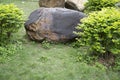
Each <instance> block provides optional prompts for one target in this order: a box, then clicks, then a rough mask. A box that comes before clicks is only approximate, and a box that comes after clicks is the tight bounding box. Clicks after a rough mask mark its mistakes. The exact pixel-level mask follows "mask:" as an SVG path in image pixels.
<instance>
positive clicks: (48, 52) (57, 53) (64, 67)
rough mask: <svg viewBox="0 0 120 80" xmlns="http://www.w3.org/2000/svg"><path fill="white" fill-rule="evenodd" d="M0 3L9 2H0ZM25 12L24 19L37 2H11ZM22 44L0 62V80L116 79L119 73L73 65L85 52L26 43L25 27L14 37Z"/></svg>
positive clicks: (76, 63)
mask: <svg viewBox="0 0 120 80" xmlns="http://www.w3.org/2000/svg"><path fill="white" fill-rule="evenodd" d="M0 2H1V3H9V1H5V0H0ZM11 2H12V3H14V4H16V5H17V6H18V7H19V8H21V9H22V10H23V11H24V19H25V20H27V17H28V16H29V14H30V13H31V12H32V11H33V10H35V9H37V8H39V6H38V2H36V1H34V2H32V1H25V2H24V3H23V2H22V1H20V0H19V1H17V0H11ZM14 39H15V40H18V41H20V42H22V43H21V46H22V50H19V51H18V53H16V54H14V55H13V56H11V57H10V59H9V60H7V61H6V62H5V63H0V80H119V79H120V76H119V75H120V74H119V73H117V72H113V71H110V70H109V71H108V70H107V71H106V70H104V69H103V70H102V69H101V68H98V67H95V66H90V65H87V64H86V63H83V62H76V55H77V53H78V51H79V53H81V54H82V53H85V52H86V49H84V48H80V49H76V48H73V47H71V46H70V45H69V44H61V43H58V44H50V45H49V46H50V48H49V49H45V48H43V47H42V45H41V44H40V43H35V42H34V41H29V40H28V39H27V38H26V36H25V30H24V27H22V28H21V29H20V30H19V32H18V33H16V34H14Z"/></svg>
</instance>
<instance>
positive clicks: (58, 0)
mask: <svg viewBox="0 0 120 80" xmlns="http://www.w3.org/2000/svg"><path fill="white" fill-rule="evenodd" d="M64 3H65V0H39V6H40V7H46V8H50V7H64Z"/></svg>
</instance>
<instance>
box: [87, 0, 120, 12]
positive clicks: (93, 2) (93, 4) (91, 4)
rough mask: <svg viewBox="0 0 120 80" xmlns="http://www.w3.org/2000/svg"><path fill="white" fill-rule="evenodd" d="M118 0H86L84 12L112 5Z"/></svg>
mask: <svg viewBox="0 0 120 80" xmlns="http://www.w3.org/2000/svg"><path fill="white" fill-rule="evenodd" d="M119 1H120V0H88V2H87V3H86V4H85V6H86V9H85V12H91V11H99V10H101V9H102V8H105V7H114V6H115V3H117V2H119Z"/></svg>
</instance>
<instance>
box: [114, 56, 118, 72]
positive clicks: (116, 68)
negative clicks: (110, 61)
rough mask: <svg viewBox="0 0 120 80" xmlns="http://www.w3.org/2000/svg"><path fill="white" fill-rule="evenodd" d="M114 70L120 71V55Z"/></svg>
mask: <svg viewBox="0 0 120 80" xmlns="http://www.w3.org/2000/svg"><path fill="white" fill-rule="evenodd" d="M113 70H115V71H120V55H119V56H116V58H115V65H114V66H113Z"/></svg>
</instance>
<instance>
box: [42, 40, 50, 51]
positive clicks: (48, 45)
mask: <svg viewBox="0 0 120 80" xmlns="http://www.w3.org/2000/svg"><path fill="white" fill-rule="evenodd" d="M42 47H43V48H45V49H49V48H50V42H48V41H46V40H44V41H43V42H42Z"/></svg>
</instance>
